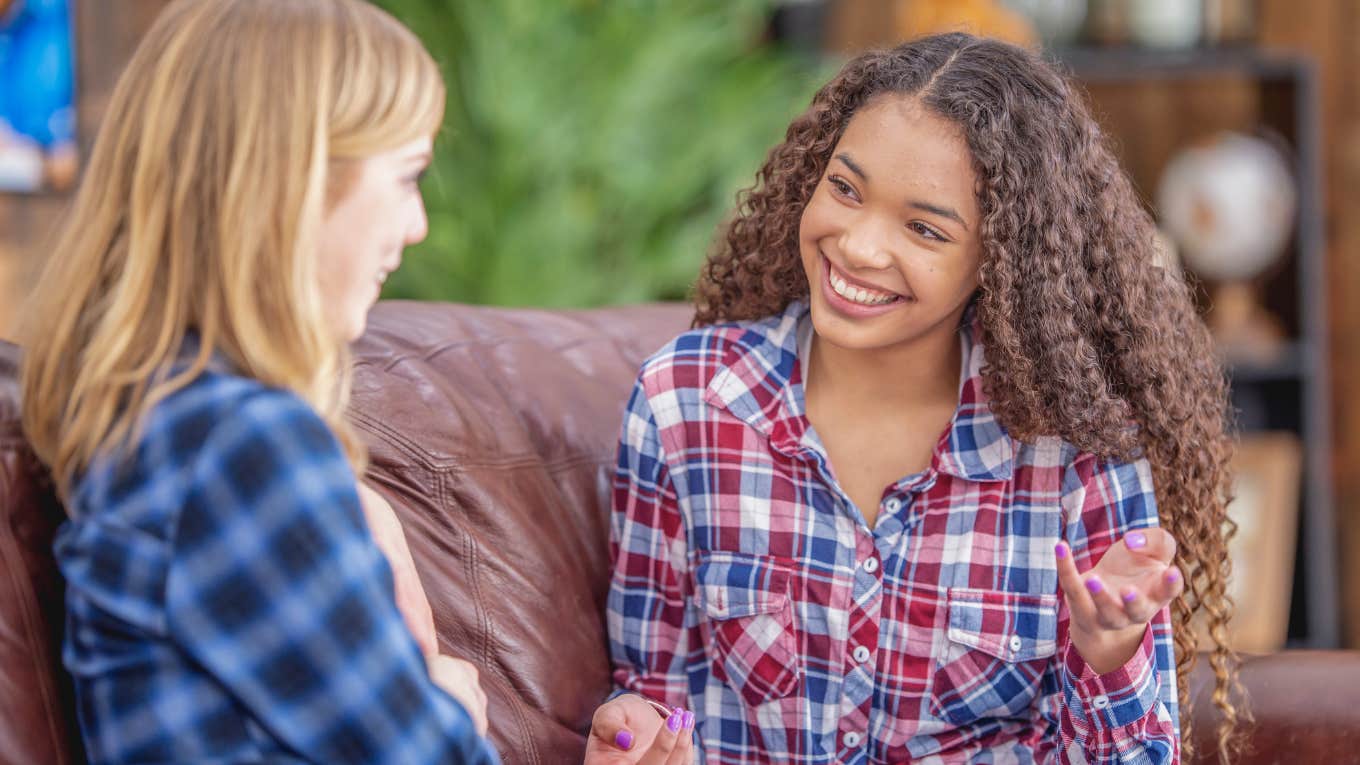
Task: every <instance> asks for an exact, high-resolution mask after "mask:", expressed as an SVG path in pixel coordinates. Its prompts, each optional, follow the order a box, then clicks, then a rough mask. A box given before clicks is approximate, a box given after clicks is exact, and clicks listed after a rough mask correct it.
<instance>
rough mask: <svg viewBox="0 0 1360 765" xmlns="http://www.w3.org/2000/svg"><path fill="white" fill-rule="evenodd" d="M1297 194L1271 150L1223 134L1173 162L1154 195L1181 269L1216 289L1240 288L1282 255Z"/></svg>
mask: <svg viewBox="0 0 1360 765" xmlns="http://www.w3.org/2000/svg"><path fill="white" fill-rule="evenodd" d="M1297 198H1298V192H1297V190H1296V188H1295V184H1294V176H1293V174H1292V173H1290V171H1289V165H1288V164H1287V163H1286V161H1285V158H1284V156H1283V155H1282V154H1281V152H1280V151H1279V150H1278V149H1276V148H1275V146H1274V145H1272V144H1270V143H1269V142H1267V141H1265V140H1263V139H1260V138H1254V137H1252V136H1248V135H1243V134H1241V133H1233V132H1225V133H1221V134H1219V135H1217V136H1215V137H1214V138H1213V139H1212V140H1211V141H1209V142H1208V143H1207V144H1204V145H1197V146H1192V147H1190V148H1187V149H1185V150H1183V151H1182V152H1180V153H1179V154H1177V155H1176V156H1175V157H1174V158H1172V160H1171V162H1170V163H1169V164H1168V165H1167V167H1166V170H1165V171H1164V172H1163V173H1162V179H1161V182H1160V183H1159V184H1158V187H1157V208H1158V211H1159V214H1160V216H1161V219H1162V226H1163V227H1164V228H1165V229H1166V231H1167V233H1169V234H1170V235H1171V237H1172V238H1173V239H1174V240H1175V242H1176V244H1177V245H1178V246H1179V249H1180V253H1181V258H1182V259H1183V260H1184V262H1185V264H1186V265H1188V266H1189V267H1190V268H1192V269H1194V270H1195V271H1196V272H1197V273H1198V274H1199V275H1200V276H1202V277H1204V278H1206V279H1211V280H1215V281H1242V280H1245V279H1250V278H1252V277H1254V276H1256V275H1257V274H1259V273H1261V272H1262V271H1263V270H1265V268H1266V267H1267V266H1269V265H1270V264H1271V263H1273V262H1274V261H1275V259H1276V258H1278V257H1280V255H1281V254H1282V253H1283V252H1284V248H1285V245H1286V243H1287V241H1288V238H1289V234H1290V232H1291V231H1292V229H1293V224H1294V212H1295V204H1296V201H1297Z"/></svg>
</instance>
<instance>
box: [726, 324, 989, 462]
mask: <svg viewBox="0 0 1360 765" xmlns="http://www.w3.org/2000/svg"><path fill="white" fill-rule="evenodd" d="M811 320H812V319H811V315H810V314H809V312H808V304H807V302H806V301H801V300H800V301H795V302H793V303H791V304H789V306H788V308H786V309H785V310H784V311H783V312H782V313H780V314H777V315H775V316H772V317H770V318H767V319H762V320H759V321H754V322H749V323H745V324H743V325H741V327H742V328H743V329H744V331H743V332H741V334H740V335H738V337H737V339H736V341H735V342H733V343H731V344H730V345H729V347H728V349H727V352H726V354H725V356H724V358H723V362H722V365H721V367H720V368H719V370H718V372H717V373H716V374H715V375H714V376H713V379H712V380H711V381H710V382H709V384H708V388H707V390H706V391H705V392H704V400H705V401H707V402H708V403H709V404H711V405H713V406H717V407H720V408H722V409H725V410H726V411H727V412H728V413H729V414H731V415H732V416H734V417H736V418H737V419H739V420H741V421H743V422H745V423H746V424H747V425H749V426H750V427H751V428H753V429H755V430H756V431H758V432H760V433H761V434H763V435H765V436H766V437H767V438H769V439H770V444H771V446H773V447H774V448H775V449H776V450H778V451H780V452H782V453H784V454H788V455H796V454H800V453H806V452H808V451H810V450H813V449H814V448H818V447H816V446H815V445H814V441H815V439H812V438H809V437H808V436H809V433H808V430H809V424H808V420H807V416H806V404H805V400H804V397H803V372H802V364H801V363H799V348H798V334H799V332H798V330H799V327H800V326H803V324H804V323H805V322H810V321H811ZM961 324H962V325H961V327H960V329H959V338H960V343H961V344H962V346H963V348H962V350H963V354H962V356H963V369H962V374H961V375H960V382H959V405H958V408H957V409H955V411H954V417H953V419H952V420H951V421H950V424H949V428H948V430H947V431H946V433H945V434H944V436H942V437H941V439H940V443H939V444H938V445H937V446H936V447H935V453H934V457H933V459H932V463H933V466H934V467H935V469H937V470H939V471H940V472H943V473H948V474H950V475H953V476H956V477H959V478H964V479H967V480H970V481H1005V480H1009V479H1010V478H1011V475H1012V473H1013V471H1014V461H1015V444H1014V442H1013V441H1012V440H1011V438H1010V436H1009V435H1008V434H1007V433H1006V430H1005V428H1004V427H1002V426H1001V423H999V422H997V420H996V416H995V415H994V414H993V413H992V409H991V406H990V405H989V403H988V399H987V395H986V393H985V392H984V391H983V389H982V366H983V363H984V362H985V358H984V354H983V347H982V344H981V343H979V342H977V341H976V337H977V334H978V324H977V320H976V317H975V315H974V311H973V309H971V308H970V309H969V310H968V312H967V313H966V314H965V315H964V319H963V321H962V323H961Z"/></svg>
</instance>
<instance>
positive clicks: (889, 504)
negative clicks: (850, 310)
mask: <svg viewBox="0 0 1360 765" xmlns="http://www.w3.org/2000/svg"><path fill="white" fill-rule="evenodd" d="M808 321H809V318H808V314H807V307H806V305H805V304H803V303H795V304H794V305H792V306H790V307H789V309H788V310H787V311H786V312H785V313H784V314H782V315H780V316H775V317H772V318H770V319H767V320H764V321H759V322H749V323H739V324H729V325H723V326H718V327H710V328H704V329H698V330H694V331H691V332H687V333H685V334H683V335H681V336H680V337H678V338H677V339H675V340H674V341H673V342H671V343H670V344H669V345H667V346H666V347H665V348H663V349H662V350H661V351H660V352H659V353H657V354H656V355H655V356H654V357H652V358H651V359H650V360H649V361H648V362H647V363H646V364H645V365H644V367H643V368H642V371H641V374H640V375H639V378H638V382H637V384H636V386H635V388H634V390H633V395H632V397H631V400H630V401H629V404H628V411H627V413H626V415H625V418H624V423H623V429H622V438H621V444H620V447H619V462H618V469H617V473H616V476H615V480H614V484H613V492H614V493H613V496H614V513H613V524H612V539H613V554H614V560H615V568H614V575H613V580H612V583H611V587H610V591H609V596H608V626H609V634H610V645H611V651H612V655H613V660H614V667H615V672H614V678H615V681H616V683H617V684H618V685H619V686H620V687H621V688H622V689H626V690H631V691H636V692H638V693H642V694H644V695H646V696H649V697H653V698H656V699H658V700H664V701H665V702H666V704H668V705H671V706H688V707H690V708H692V709H694V710H695V712H696V716H697V720H698V723H697V733H696V735H697V736H698V740H699V742H700V743H701V747H702V750H703V753H704V757H705V760H706V761H707V762H710V763H715V762H723V763H746V762H750V763H756V762H788V763H832V762H845V763H868V762H873V763H900V762H906V761H912V762H928V763H957V762H986V763H1003V762H1017V763H1030V762H1090V763H1096V762H1101V763H1103V762H1121V763H1167V762H1176V761H1177V760H1178V758H1179V745H1178V725H1179V723H1178V718H1177V708H1176V688H1175V668H1174V658H1173V652H1172V641H1171V632H1170V618H1169V613H1168V612H1167V611H1166V610H1163V611H1162V612H1161V613H1159V614H1158V615H1157V617H1156V619H1155V620H1154V621H1153V623H1152V624H1151V626H1150V627H1149V629H1148V630H1147V632H1146V633H1145V635H1144V640H1143V643H1142V645H1141V647H1140V649H1139V650H1138V652H1137V654H1136V655H1135V656H1134V657H1133V658H1132V659H1131V660H1130V661H1129V662H1128V663H1127V665H1125V666H1124V667H1122V668H1120V669H1118V670H1115V671H1114V672H1110V673H1108V674H1105V675H1096V674H1094V673H1093V672H1092V671H1091V669H1090V668H1089V667H1087V666H1086V665H1085V663H1084V662H1083V661H1082V659H1081V657H1080V656H1079V655H1078V654H1077V652H1076V651H1075V650H1073V649H1072V647H1071V645H1070V643H1069V641H1068V639H1067V625H1068V614H1067V611H1066V607H1065V605H1064V603H1063V600H1062V598H1061V597H1060V596H1059V587H1058V577H1057V571H1056V568H1055V561H1054V553H1053V548H1054V545H1055V544H1056V543H1057V542H1058V541H1059V540H1060V539H1065V540H1067V542H1068V543H1069V544H1070V545H1071V546H1072V549H1073V553H1074V555H1075V557H1076V560H1077V564H1078V566H1079V567H1080V568H1081V569H1082V570H1086V569H1087V568H1089V567H1091V566H1092V565H1093V562H1094V561H1096V560H1099V558H1100V556H1101V555H1102V554H1103V553H1104V552H1105V550H1106V549H1108V548H1109V546H1110V545H1111V544H1112V543H1114V542H1115V541H1116V540H1118V539H1119V538H1121V537H1122V536H1123V535H1124V534H1125V533H1126V532H1128V531H1130V530H1132V529H1135V528H1139V527H1147V526H1152V525H1155V524H1156V523H1157V511H1156V504H1155V500H1154V495H1153V489H1152V482H1151V472H1150V468H1149V466H1148V464H1147V462H1146V461H1138V462H1134V463H1129V464H1112V463H1104V462H1101V461H1099V460H1097V459H1096V458H1094V457H1093V456H1092V455H1089V454H1082V453H1078V452H1077V451H1076V450H1075V449H1073V448H1072V447H1071V446H1070V445H1068V444H1066V443H1064V442H1062V441H1060V440H1058V439H1052V438H1050V439H1040V440H1038V441H1037V442H1036V443H1032V444H1024V443H1018V442H1016V441H1013V440H1012V439H1011V438H1009V437H1008V436H1007V435H1006V433H1005V431H1004V430H1003V429H1002V428H1001V426H1000V425H999V424H998V423H997V422H996V420H995V418H994V417H993V416H992V413H991V411H990V409H989V407H988V405H987V401H986V399H985V397H984V396H983V394H982V387H981V380H980V378H979V370H980V369H981V366H982V364H983V349H982V347H981V346H980V345H979V344H977V343H975V342H974V340H973V336H974V331H975V330H974V327H973V325H972V323H971V321H966V322H965V324H964V329H963V330H961V331H960V341H961V343H962V344H963V350H964V354H963V359H964V364H965V365H966V369H965V370H964V374H963V379H962V384H961V389H960V403H959V407H958V410H957V412H956V414H955V416H954V419H953V422H952V423H951V425H950V427H949V429H948V431H947V432H946V433H945V434H944V436H943V437H942V438H941V440H940V442H939V445H938V446H937V448H936V450H935V453H934V457H933V460H932V465H931V467H930V468H929V469H927V470H926V471H924V472H922V473H919V474H916V475H910V476H906V477H904V478H902V479H901V480H899V481H898V482H896V483H895V484H894V485H892V486H891V487H888V489H887V490H886V491H885V493H884V495H883V498H882V504H881V506H880V509H879V516H878V519H877V521H876V525H875V528H873V529H870V528H868V526H867V525H866V524H865V521H864V519H863V516H862V514H861V513H860V512H859V510H858V509H856V508H855V506H854V504H853V503H852V502H851V500H850V498H849V497H847V496H846V495H845V493H844V492H843V491H842V490H841V489H840V488H839V486H838V485H837V484H836V482H835V481H834V480H833V476H832V474H831V470H830V467H829V464H828V461H827V456H826V451H825V449H824V448H823V446H822V444H821V443H820V441H819V440H818V438H817V436H816V433H815V431H813V430H812V429H811V427H810V426H809V424H808V420H807V417H806V416H805V410H804V401H803V386H802V377H801V374H802V373H801V370H800V363H799V360H798V357H799V347H798V346H799V343H798V336H799V334H800V332H799V330H800V327H802V328H803V332H804V333H806V331H808V328H807V326H806V323H807V322H808Z"/></svg>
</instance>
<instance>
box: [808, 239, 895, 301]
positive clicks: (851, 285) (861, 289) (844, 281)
mask: <svg viewBox="0 0 1360 765" xmlns="http://www.w3.org/2000/svg"><path fill="white" fill-rule="evenodd" d="M818 254H819V255H821V257H822V260H823V261H825V262H826V269H827V277H828V279H829V280H830V281H831V286H832V288H833V289H834V290H835V291H836V293H837V294H839V295H840V296H841V297H844V298H846V299H847V300H851V301H854V302H858V303H864V304H869V305H872V304H875V303H880V302H891V301H892V300H895V299H910V297H909V296H907V295H904V294H902V293H899V292H895V291H893V290H889V289H884V288H883V287H879V286H877V285H874V284H870V283H868V282H864V281H860V280H858V279H856V278H854V277H853V276H850V275H849V274H847V273H845V272H844V271H842V270H841V269H839V268H837V267H836V265H835V264H834V263H832V262H831V259H830V258H828V257H827V256H826V255H825V254H823V253H821V252H820V251H819V252H818Z"/></svg>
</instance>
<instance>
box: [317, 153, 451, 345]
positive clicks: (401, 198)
mask: <svg viewBox="0 0 1360 765" xmlns="http://www.w3.org/2000/svg"><path fill="white" fill-rule="evenodd" d="M432 145H433V144H432V141H431V139H430V138H420V139H417V140H414V141H411V142H410V143H407V144H405V145H403V146H399V147H397V148H396V149H393V150H391V151H386V152H382V153H380V154H375V155H373V156H370V157H366V158H364V159H361V160H355V161H354V166H353V167H350V168H346V172H347V176H346V178H345V179H344V181H343V183H345V184H346V185H347V186H348V188H346V189H345V192H344V196H342V197H341V198H340V199H339V200H337V201H336V202H334V203H333V204H332V205H331V206H330V209H328V210H327V211H326V214H325V216H324V218H323V220H322V223H321V251H320V252H321V263H320V268H319V270H318V279H319V281H320V286H321V299H322V300H323V301H324V304H325V307H326V311H327V316H328V317H329V319H330V322H331V325H332V326H334V327H336V328H337V330H338V332H339V334H340V337H341V339H342V340H344V341H345V342H351V341H354V340H356V339H358V338H359V336H360V335H362V334H363V333H364V327H365V325H366V324H367V321H368V309H369V308H371V307H372V306H373V303H374V302H376V301H377V299H378V293H379V292H380V291H381V290H382V285H383V282H384V281H386V280H387V276H388V274H391V273H392V272H393V271H395V270H397V267H398V266H400V265H401V252H402V250H403V249H405V248H406V247H407V245H412V244H415V243H417V242H419V241H421V240H422V239H424V238H425V233H426V231H427V230H428V228H429V225H428V222H427V221H426V218H425V202H424V200H423V199H422V197H421V194H420V183H419V182H420V177H421V175H422V174H423V173H424V171H425V168H426V167H429V164H430V159H431V150H432Z"/></svg>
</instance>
